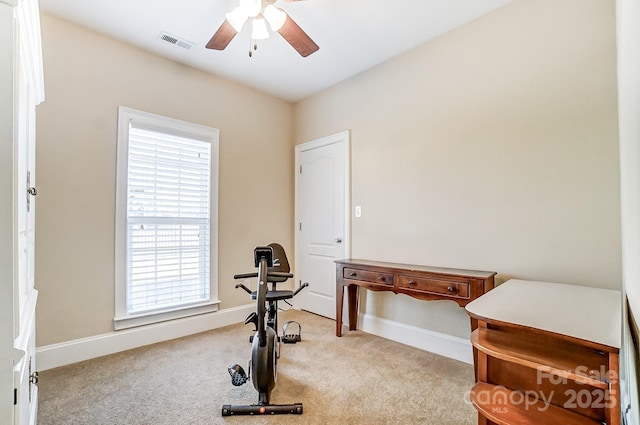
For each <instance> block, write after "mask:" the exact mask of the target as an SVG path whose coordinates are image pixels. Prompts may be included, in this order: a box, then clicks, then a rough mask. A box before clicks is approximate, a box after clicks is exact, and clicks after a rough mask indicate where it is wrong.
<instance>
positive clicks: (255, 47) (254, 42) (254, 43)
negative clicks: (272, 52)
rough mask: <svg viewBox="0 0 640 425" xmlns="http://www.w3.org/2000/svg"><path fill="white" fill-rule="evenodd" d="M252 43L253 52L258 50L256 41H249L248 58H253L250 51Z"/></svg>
mask: <svg viewBox="0 0 640 425" xmlns="http://www.w3.org/2000/svg"><path fill="white" fill-rule="evenodd" d="M252 42H253V50H258V40H253V39H249V57H250V58H251V57H253V52H252V51H251V43H252Z"/></svg>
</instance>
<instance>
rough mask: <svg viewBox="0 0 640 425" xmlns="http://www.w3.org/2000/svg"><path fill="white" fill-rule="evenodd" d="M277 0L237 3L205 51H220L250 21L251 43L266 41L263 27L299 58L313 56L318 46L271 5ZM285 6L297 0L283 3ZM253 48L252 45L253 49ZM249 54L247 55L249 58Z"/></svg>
mask: <svg viewBox="0 0 640 425" xmlns="http://www.w3.org/2000/svg"><path fill="white" fill-rule="evenodd" d="M276 1H277V0H239V2H240V5H239V6H238V7H237V8H235V9H234V10H232V11H231V12H229V13H227V14H225V18H226V19H225V20H224V22H223V23H222V25H220V28H218V31H216V33H215V34H214V35H213V37H211V40H209V42H208V43H207V46H206V47H207V49H215V50H224V49H225V48H226V47H227V46H228V45H229V43H230V42H231V40H232V39H233V37H235V36H236V34H237V33H239V32H240V31H241V30H242V27H243V26H244V24H245V22H246V21H247V20H249V18H251V24H252V31H251V38H252V39H253V40H262V39H265V38H269V31H268V30H267V23H268V24H269V26H270V27H271V29H272V30H273V31H275V32H278V33H279V34H280V35H281V36H282V37H283V38H284V39H285V40H286V41H287V42H288V43H289V44H290V45H291V47H293V48H294V49H296V51H297V52H298V53H300V55H301V56H302V57H307V56H309V55H310V54H312V53H314V52H316V51H317V50H318V49H319V47H318V45H317V44H316V43H315V42H314V41H313V40H312V39H311V37H309V36H308V35H307V33H306V32H304V30H303V29H302V28H300V26H298V24H296V22H295V21H294V20H293V19H291V17H290V16H289V15H288V14H287V12H285V11H284V10H282V9H279V8H277V7H275V6H274V5H273V4H274V3H275V2H276ZM285 1H288V2H292V1H300V0H285ZM256 48H257V46H256V45H254V49H256ZM251 55H252V53H251V51H249V56H251Z"/></svg>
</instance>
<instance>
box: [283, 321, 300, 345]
mask: <svg viewBox="0 0 640 425" xmlns="http://www.w3.org/2000/svg"><path fill="white" fill-rule="evenodd" d="M289 326H297V327H298V333H287V328H288V327H289ZM282 334H283V335H282V342H284V343H285V344H295V343H296V342H300V341H302V326H300V323H298V322H294V321H289V322H287V323H285V324H284V326H283V327H282Z"/></svg>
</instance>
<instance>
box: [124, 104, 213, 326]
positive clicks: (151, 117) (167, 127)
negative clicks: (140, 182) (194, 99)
mask: <svg viewBox="0 0 640 425" xmlns="http://www.w3.org/2000/svg"><path fill="white" fill-rule="evenodd" d="M131 123H135V125H139V126H144V127H145V128H147V129H152V130H157V131H158V132H166V133H168V134H174V135H179V136H182V137H187V138H193V139H196V140H199V141H206V142H208V143H210V144H211V170H210V180H211V182H210V194H209V195H210V215H209V223H210V227H209V232H210V233H209V256H210V257H209V267H210V270H209V300H208V301H206V302H203V303H197V304H190V305H186V306H177V307H171V308H166V309H161V310H154V311H150V312H144V313H140V314H129V313H127V304H126V303H127V286H126V285H127V257H126V255H127V252H126V245H127V186H128V173H129V129H130V125H131ZM218 175H219V130H218V129H216V128H211V127H206V126H203V125H200V124H194V123H190V122H187V121H182V120H178V119H175V118H169V117H165V116H162V115H157V114H152V113H149V112H144V111H139V110H136V109H131V108H127V107H124V106H120V107H119V108H118V136H117V161H116V191H115V192H116V193H115V195H116V200H115V201H116V202H115V279H114V281H115V282H114V287H115V316H114V319H113V323H114V329H115V330H120V329H127V328H132V327H135V326H142V325H147V324H152V323H158V322H163V321H167V320H173V319H178V318H182V317H189V316H194V315H197V314H204V313H210V312H214V311H217V310H218V305H219V304H220V300H219V299H218V180H219V177H218Z"/></svg>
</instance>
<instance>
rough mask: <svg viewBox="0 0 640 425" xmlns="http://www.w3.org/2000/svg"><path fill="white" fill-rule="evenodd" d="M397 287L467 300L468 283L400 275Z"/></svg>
mask: <svg viewBox="0 0 640 425" xmlns="http://www.w3.org/2000/svg"><path fill="white" fill-rule="evenodd" d="M398 287H399V288H404V289H411V290H415V291H421V292H430V293H433V294H439V295H447V296H449V297H455V298H469V282H468V281H461V282H456V281H451V280H442V279H431V278H421V277H415V276H408V275H400V279H399V281H398Z"/></svg>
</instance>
